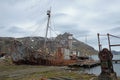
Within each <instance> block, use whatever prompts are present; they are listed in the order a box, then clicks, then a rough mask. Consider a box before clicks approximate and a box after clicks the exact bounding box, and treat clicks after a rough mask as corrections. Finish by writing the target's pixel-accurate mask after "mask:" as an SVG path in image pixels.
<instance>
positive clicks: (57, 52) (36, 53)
mask: <svg viewBox="0 0 120 80" xmlns="http://www.w3.org/2000/svg"><path fill="white" fill-rule="evenodd" d="M47 44H48V45H49V43H47ZM53 46H55V45H53ZM10 55H11V58H12V61H13V63H15V64H39V65H55V66H57V65H58V66H62V65H69V64H71V63H75V62H76V61H77V60H76V56H75V55H72V54H71V55H70V50H69V49H68V48H63V47H60V46H57V47H56V46H55V47H54V50H53V51H51V50H50V48H49V47H48V48H46V49H43V48H41V49H38V50H34V49H32V48H30V47H28V46H26V45H24V44H23V43H22V42H20V41H18V40H13V41H12V46H11V52H10Z"/></svg>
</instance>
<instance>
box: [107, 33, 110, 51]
mask: <svg viewBox="0 0 120 80" xmlns="http://www.w3.org/2000/svg"><path fill="white" fill-rule="evenodd" d="M107 37H108V45H109V50H110V51H111V46H110V34H109V33H107Z"/></svg>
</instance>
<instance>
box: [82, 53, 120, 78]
mask: <svg viewBox="0 0 120 80" xmlns="http://www.w3.org/2000/svg"><path fill="white" fill-rule="evenodd" d="M91 58H93V59H94V60H99V59H98V56H97V55H93V56H91ZM113 59H119V60H120V55H114V57H113ZM113 67H114V71H115V72H116V73H117V76H120V63H118V64H113ZM84 72H85V73H89V74H95V75H99V74H100V73H101V68H100V66H97V67H93V68H90V69H85V71H84Z"/></svg>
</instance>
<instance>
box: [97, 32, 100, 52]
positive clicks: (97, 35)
mask: <svg viewBox="0 0 120 80" xmlns="http://www.w3.org/2000/svg"><path fill="white" fill-rule="evenodd" d="M97 36H98V47H99V52H100V50H101V44H100V34H99V33H98V34H97Z"/></svg>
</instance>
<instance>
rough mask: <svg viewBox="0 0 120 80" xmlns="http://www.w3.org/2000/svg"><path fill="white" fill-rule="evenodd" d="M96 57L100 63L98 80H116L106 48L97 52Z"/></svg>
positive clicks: (109, 53) (110, 56)
mask: <svg viewBox="0 0 120 80" xmlns="http://www.w3.org/2000/svg"><path fill="white" fill-rule="evenodd" d="M98 56H99V59H100V62H101V73H100V75H99V76H98V80H117V76H116V73H115V72H114V69H113V64H112V58H113V55H112V53H111V52H110V51H109V50H108V49H107V48H104V49H103V50H102V51H100V52H99V54H98Z"/></svg>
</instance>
